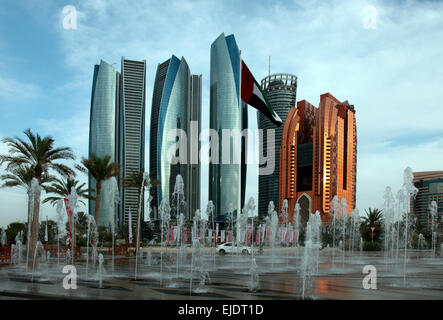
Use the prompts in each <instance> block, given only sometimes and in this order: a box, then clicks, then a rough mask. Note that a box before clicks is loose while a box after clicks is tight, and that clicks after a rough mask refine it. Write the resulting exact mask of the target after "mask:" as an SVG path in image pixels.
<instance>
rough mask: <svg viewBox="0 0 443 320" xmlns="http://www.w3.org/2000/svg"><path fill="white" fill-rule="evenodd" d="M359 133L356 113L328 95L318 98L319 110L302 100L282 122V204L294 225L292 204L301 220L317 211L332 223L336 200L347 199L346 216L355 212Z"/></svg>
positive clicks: (351, 106)
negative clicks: (287, 208)
mask: <svg viewBox="0 0 443 320" xmlns="http://www.w3.org/2000/svg"><path fill="white" fill-rule="evenodd" d="M356 173H357V129H356V123H355V109H354V106H353V105H350V104H349V103H348V102H347V101H345V102H340V101H339V100H337V99H336V98H335V97H334V96H332V95H331V94H330V93H325V94H323V95H321V96H320V106H319V107H318V108H316V107H314V106H313V105H312V104H310V103H309V102H307V101H305V100H302V101H299V102H298V103H297V108H294V109H291V110H290V111H289V114H288V116H287V118H286V122H285V125H284V129H283V136H282V143H281V147H280V192H279V194H280V199H279V207H280V208H281V206H282V202H283V200H284V199H287V200H288V205H289V217H290V220H292V217H293V214H294V207H295V204H296V203H297V202H298V203H299V205H300V207H301V211H300V213H301V216H302V218H303V220H305V221H306V220H307V219H308V217H309V213H314V212H315V211H317V210H318V211H319V212H320V213H321V216H322V220H323V221H324V222H327V221H329V220H330V216H329V204H330V202H331V201H332V198H333V197H334V195H337V196H338V197H339V198H340V200H341V199H342V198H346V202H347V205H348V213H350V212H351V211H352V210H353V209H354V208H355V194H356Z"/></svg>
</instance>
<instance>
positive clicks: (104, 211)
mask: <svg viewBox="0 0 443 320" xmlns="http://www.w3.org/2000/svg"><path fill="white" fill-rule="evenodd" d="M119 81H120V74H119V73H118V72H117V71H116V70H115V69H114V67H113V66H112V65H110V64H108V63H106V62H104V61H103V60H102V61H101V62H100V64H99V65H95V67H94V78H93V82H92V95H91V115H90V117H91V121H90V127H89V153H95V154H96V155H98V156H99V157H104V156H106V155H110V156H111V161H112V162H113V161H117V159H118V128H117V127H116V123H118V101H119ZM89 187H90V188H92V189H96V181H95V179H94V178H93V177H91V176H89ZM102 190H103V187H102ZM106 196H107V195H106V193H105V192H102V195H101V203H102V205H101V206H100V218H99V223H100V224H101V225H106V226H107V225H108V224H109V222H110V217H112V213H110V212H109V210H110V209H109V207H108V206H105V205H104V204H106V203H108V202H109V201H108V199H106ZM94 208H95V201H93V200H90V201H89V213H90V214H93V213H94ZM115 213H116V212H114V214H115Z"/></svg>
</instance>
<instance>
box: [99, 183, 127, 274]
mask: <svg viewBox="0 0 443 320" xmlns="http://www.w3.org/2000/svg"><path fill="white" fill-rule="evenodd" d="M104 192H105V194H106V195H107V197H106V199H109V200H108V202H107V203H106V204H105V206H106V208H107V209H108V210H107V212H108V214H109V216H108V221H109V225H110V229H111V234H112V245H111V246H112V263H111V270H112V275H114V256H115V253H114V245H115V222H116V212H117V210H116V208H117V205H118V203H119V202H120V191H119V189H118V183H117V179H116V178H115V177H111V178H109V179H108V180H106V181H105V183H104ZM128 214H129V215H131V213H130V210H129V213H128Z"/></svg>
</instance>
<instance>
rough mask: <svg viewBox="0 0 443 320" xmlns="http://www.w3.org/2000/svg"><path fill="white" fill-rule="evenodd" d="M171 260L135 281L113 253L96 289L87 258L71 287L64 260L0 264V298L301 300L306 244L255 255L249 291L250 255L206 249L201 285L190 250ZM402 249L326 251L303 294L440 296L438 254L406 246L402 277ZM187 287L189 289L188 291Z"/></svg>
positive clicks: (142, 266) (442, 272)
mask: <svg viewBox="0 0 443 320" xmlns="http://www.w3.org/2000/svg"><path fill="white" fill-rule="evenodd" d="M167 254H168V255H169V256H170V257H171V259H170V261H168V260H167V259H165V263H164V264H163V268H160V264H159V258H160V256H159V249H158V248H154V249H153V250H152V259H151V265H148V264H147V263H146V262H147V261H146V255H145V257H144V260H143V261H141V262H140V261H139V264H138V275H137V280H134V276H135V274H134V269H135V258H134V257H116V258H115V265H114V270H112V265H111V257H110V256H106V257H105V262H104V265H103V266H104V268H105V272H104V274H103V282H102V288H99V281H98V279H99V275H98V274H97V266H92V264H91V263H89V270H88V276H86V269H85V261H84V260H82V261H79V262H77V263H76V267H77V274H78V281H77V289H76V290H65V289H64V288H63V285H62V283H63V277H64V276H66V275H65V274H63V273H62V269H63V266H64V265H65V264H66V263H65V262H64V261H58V260H57V259H55V258H51V261H50V263H49V264H47V263H45V262H42V263H40V265H39V268H38V270H36V271H35V273H34V279H32V276H31V272H28V273H26V272H25V271H24V268H25V267H24V266H20V267H17V266H9V265H3V266H2V267H0V299H131V300H133V299H148V300H158V299H160V300H177V299H179V300H184V299H185V300H186V299H193V300H199V299H205V300H208V299H210V300H215V299H217V300H218V299H234V300H237V299H242V300H243V299H246V300H257V299H259V300H261V299H301V297H302V287H303V285H302V283H303V278H302V277H301V274H302V273H301V258H302V255H303V248H280V249H279V250H278V251H277V252H276V253H275V254H274V255H272V254H271V253H270V250H269V249H265V250H264V252H263V254H262V255H258V254H255V255H254V257H255V259H256V262H257V267H258V268H257V269H258V273H259V285H260V289H259V290H257V291H256V292H249V291H248V286H249V284H250V281H251V274H250V271H249V270H250V266H251V256H248V255H246V256H242V255H239V256H231V255H224V256H219V255H215V254H214V255H212V254H211V252H210V251H209V249H208V248H206V250H205V251H204V252H203V263H204V266H205V269H206V270H207V271H208V274H209V278H210V279H207V281H206V284H205V285H204V286H199V279H198V274H197V271H195V270H192V273H193V274H192V281H191V268H190V264H191V251H190V248H188V250H187V255H186V259H185V260H184V261H183V264H181V265H179V267H178V269H177V266H176V264H175V263H174V261H175V260H174V259H175V258H176V251H175V249H174V248H169V249H168V253H167ZM403 255H404V252H403V251H400V252H398V257H397V253H394V256H393V257H388V258H386V257H385V256H384V252H354V253H352V256H351V253H350V252H346V254H345V259H344V261H343V253H342V251H340V250H334V249H323V250H322V251H321V252H320V260H319V264H318V272H315V275H312V276H311V277H309V278H307V279H306V282H305V284H306V290H305V295H304V296H305V298H306V299H347V300H348V299H351V300H353V299H356V300H359V299H365V300H366V299H443V268H442V266H443V259H442V258H440V257H435V258H432V257H431V253H430V252H429V251H409V252H408V260H407V264H406V271H407V276H406V280H404V276H403V270H404V269H403V268H404V265H403V263H404V256H403ZM365 265H373V266H375V267H376V270H377V289H375V290H372V289H369V290H368V289H364V288H363V283H362V281H363V278H364V277H365V274H363V273H362V271H363V267H364V266H365ZM191 285H192V289H191ZM191 291H192V294H191Z"/></svg>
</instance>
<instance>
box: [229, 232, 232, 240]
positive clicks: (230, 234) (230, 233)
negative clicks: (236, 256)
mask: <svg viewBox="0 0 443 320" xmlns="http://www.w3.org/2000/svg"><path fill="white" fill-rule="evenodd" d="M228 242H232V231H229V232H228Z"/></svg>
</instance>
